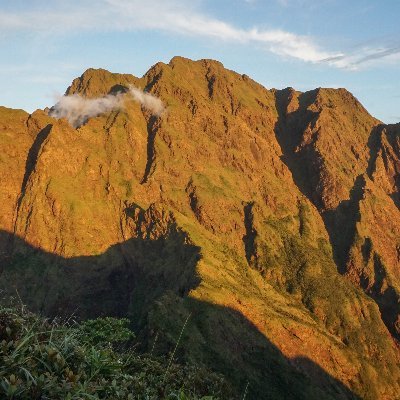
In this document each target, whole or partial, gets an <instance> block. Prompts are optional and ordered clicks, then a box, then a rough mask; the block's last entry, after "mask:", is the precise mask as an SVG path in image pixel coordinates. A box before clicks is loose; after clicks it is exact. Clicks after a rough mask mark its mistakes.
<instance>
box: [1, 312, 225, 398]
mask: <svg viewBox="0 0 400 400" xmlns="http://www.w3.org/2000/svg"><path fill="white" fill-rule="evenodd" d="M128 324H129V321H128V320H126V319H115V318H99V319H96V320H90V321H86V322H83V323H82V324H77V323H75V322H70V321H67V322H62V323H61V322H59V321H52V322H50V321H48V320H46V319H43V318H41V317H39V316H37V315H35V314H33V313H30V312H29V311H27V310H26V309H25V308H20V309H19V308H18V309H17V308H15V307H13V308H7V307H4V306H0V398H2V399H13V400H14V399H21V400H25V399H26V400H28V399H29V400H34V399H53V400H54V399H68V400H73V399H76V400H78V399H88V400H89V399H90V400H91V399H112V400H116V399H124V400H127V399H132V400H133V399H146V400H147V399H180V400H186V399H187V400H197V399H203V400H205V399H209V400H211V399H218V398H226V397H225V395H224V392H225V391H226V390H227V389H226V384H225V382H224V379H223V378H222V377H221V376H219V375H216V374H214V373H212V372H209V371H207V370H205V369H203V368H200V367H195V366H187V365H178V364H175V363H171V361H168V360H166V359H164V358H155V357H152V356H150V355H140V354H138V353H137V352H136V351H135V350H134V349H133V347H132V343H133V338H134V334H133V332H132V331H130V330H129V328H128ZM170 360H172V357H170ZM210 393H212V394H213V396H207V395H208V394H210Z"/></svg>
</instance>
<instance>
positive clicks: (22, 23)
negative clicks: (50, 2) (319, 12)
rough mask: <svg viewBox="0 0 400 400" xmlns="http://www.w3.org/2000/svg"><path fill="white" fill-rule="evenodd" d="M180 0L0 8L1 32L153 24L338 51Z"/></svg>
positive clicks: (296, 52) (296, 48) (285, 48)
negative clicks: (247, 24) (240, 22)
mask: <svg viewBox="0 0 400 400" xmlns="http://www.w3.org/2000/svg"><path fill="white" fill-rule="evenodd" d="M195 4H196V2H194V5H193V4H192V5H191V4H190V3H188V2H186V1H183V0H163V1H162V0H153V1H151V2H143V1H139V0H130V1H128V0H102V1H100V2H96V5H94V2H91V1H88V0H86V1H83V2H81V3H79V4H78V3H75V2H74V4H73V6H72V5H71V7H70V8H69V9H65V8H62V9H61V8H48V9H47V10H46V9H41V10H30V11H24V12H18V13H11V12H2V13H1V14H0V33H1V34H3V35H10V34H11V33H13V32H21V31H26V32H38V33H42V34H45V33H46V32H47V33H49V34H50V35H54V34H59V35H61V34H66V33H68V34H71V33H77V32H82V31H85V30H86V31H93V30H96V31H105V30H107V31H110V30H114V31H116V30H117V31H118V30H119V31H120V30H125V31H134V30H143V29H154V30H159V31H167V32H173V33H177V34H182V35H190V36H195V37H205V38H215V39H219V40H223V41H230V42H234V43H242V44H249V43H253V44H257V45H261V46H263V47H264V48H265V50H267V51H270V52H272V53H275V54H278V55H281V56H285V57H291V58H296V59H299V60H303V61H306V62H319V61H320V60H323V59H327V58H330V57H337V56H341V55H342V54H341V53H337V52H330V51H326V50H323V49H321V48H320V47H319V46H318V45H317V43H316V41H315V40H314V39H313V38H312V37H309V36H303V35H297V34H295V33H292V32H287V31H283V30H276V29H259V28H256V27H253V28H249V29H243V28H239V27H236V26H234V25H232V24H229V23H227V22H225V21H223V20H220V19H217V18H213V17H211V16H208V15H206V14H204V13H202V12H201V11H199V10H198V8H197V7H196V6H195Z"/></svg>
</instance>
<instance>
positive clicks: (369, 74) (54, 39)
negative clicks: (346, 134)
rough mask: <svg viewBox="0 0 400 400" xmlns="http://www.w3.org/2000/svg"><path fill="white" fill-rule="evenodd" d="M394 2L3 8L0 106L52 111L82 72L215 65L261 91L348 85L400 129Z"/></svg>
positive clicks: (16, 2)
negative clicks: (186, 62) (184, 62)
mask: <svg viewBox="0 0 400 400" xmlns="http://www.w3.org/2000/svg"><path fill="white" fill-rule="evenodd" d="M399 16H400V1H398V0H381V1H378V0H376V1H372V0H363V1H361V0H351V1H350V0H347V1H345V0H190V1H189V0H140V1H139V0H97V1H95V0H70V1H65V0H64V1H63V0H53V1H51V2H49V1H47V0H46V1H43V0H31V1H28V0H2V1H1V2H0V51H1V62H0V85H1V86H0V87H1V90H0V105H4V106H8V107H13V108H23V109H25V110H27V111H30V112H31V111H33V110H35V109H36V108H44V107H46V106H51V105H53V104H54V103H55V96H56V95H57V94H59V93H63V92H64V91H65V89H66V88H67V86H68V85H69V84H70V82H71V81H72V79H73V78H74V77H76V76H79V75H81V74H82V72H83V71H84V70H85V69H87V68H89V67H96V68H98V67H101V68H106V69H108V70H110V71H113V72H124V73H132V74H134V75H136V76H142V75H143V74H144V73H145V72H146V71H147V69H148V68H150V66H151V65H153V64H155V63H156V62H158V61H164V62H168V61H169V60H170V59H171V58H172V57H173V56H175V55H180V56H184V57H189V58H192V59H200V58H213V59H217V60H220V61H221V62H222V63H223V64H224V65H225V66H226V67H227V68H229V69H233V70H236V71H238V72H240V73H246V74H247V75H250V76H251V77H252V78H254V79H255V80H257V81H258V82H260V83H261V84H263V85H264V86H265V87H267V88H277V89H281V88H285V87H287V86H292V87H294V88H296V89H298V90H301V91H305V90H310V89H313V88H315V87H319V86H322V87H346V88H347V89H349V90H350V91H351V92H352V93H354V94H355V96H356V97H357V98H358V99H359V100H360V101H361V102H362V103H363V104H364V105H365V107H366V108H367V109H368V110H369V111H370V112H371V114H373V115H374V116H376V117H377V118H379V119H381V120H382V121H384V122H387V123H395V122H399V121H400V79H399V75H400V74H399V73H400V24H399V23H398V18H399Z"/></svg>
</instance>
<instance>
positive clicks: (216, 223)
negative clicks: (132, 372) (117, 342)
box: [0, 57, 400, 399]
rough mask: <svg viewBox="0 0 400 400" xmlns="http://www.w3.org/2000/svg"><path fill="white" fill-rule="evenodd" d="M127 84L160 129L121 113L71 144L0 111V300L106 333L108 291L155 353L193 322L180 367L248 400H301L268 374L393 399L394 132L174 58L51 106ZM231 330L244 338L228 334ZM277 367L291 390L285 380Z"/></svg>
mask: <svg viewBox="0 0 400 400" xmlns="http://www.w3.org/2000/svg"><path fill="white" fill-rule="evenodd" d="M129 85H134V86H137V87H141V88H143V89H145V90H146V91H148V92H150V93H152V94H153V95H155V96H157V97H159V98H160V99H161V100H162V101H163V102H164V104H165V106H166V112H165V113H164V114H163V115H162V116H161V117H159V118H153V117H152V116H151V113H149V112H148V111H146V110H145V109H143V108H142V107H141V106H140V105H139V104H137V103H135V102H133V101H131V100H129V99H128V100H127V102H126V106H125V108H124V109H120V110H114V111H111V112H109V113H107V114H104V115H99V116H97V117H95V118H90V119H89V120H88V121H87V122H86V123H85V124H84V125H82V126H81V127H80V128H78V129H77V130H75V129H73V128H72V127H71V126H70V125H69V124H68V122H67V121H66V120H63V119H60V120H55V119H54V118H51V117H49V116H48V115H46V113H45V112H43V111H40V110H38V111H35V112H34V113H33V114H32V115H28V114H24V113H22V112H21V111H14V110H6V109H3V108H2V109H0V121H1V124H0V128H2V129H1V136H0V141H1V142H0V143H1V146H2V153H1V154H2V159H0V161H1V163H0V176H1V181H2V182H6V185H2V202H3V204H4V208H3V212H2V215H1V216H0V229H2V231H3V234H2V235H1V238H0V246H1V249H2V253H3V257H2V258H3V259H2V270H3V273H2V275H1V277H0V283H1V284H0V287H1V288H2V289H3V290H4V291H5V292H10V288H9V286H10V282H11V283H12V284H13V285H16V286H17V287H18V291H19V292H20V294H21V297H22V299H23V300H24V301H26V302H27V303H28V304H29V305H31V306H32V307H34V308H36V309H40V310H41V311H42V312H44V313H45V314H54V311H53V310H51V307H52V306H53V305H54V304H58V305H59V306H58V308H57V313H59V312H61V313H63V312H64V313H69V312H71V311H75V310H74V307H73V306H72V305H71V300H72V299H73V301H74V302H76V303H81V304H84V305H86V306H87V307H85V310H86V311H84V312H83V313H82V315H81V317H83V318H84V317H90V316H94V315H91V314H90V305H91V304H96V299H97V298H103V299H104V302H102V303H101V304H97V306H98V307H97V306H96V312H95V314H101V313H107V314H118V312H117V311H118V303H119V302H120V300H116V299H115V298H114V295H115V293H114V290H116V291H117V293H118V296H117V297H118V298H119V296H120V297H121V298H124V299H125V300H124V301H125V302H126V306H124V310H125V311H124V313H123V314H124V315H128V316H131V318H132V320H134V321H135V324H136V328H137V330H138V331H139V332H140V331H146V332H153V335H156V332H163V334H162V335H164V336H165V337H164V339H163V340H164V341H165V345H166V346H167V345H168V343H171V342H173V339H172V336H173V335H171V334H170V333H169V332H172V331H174V329H175V330H176V328H171V323H170V322H169V320H170V319H172V320H173V321H175V324H176V325H177V326H181V325H180V324H182V321H183V320H184V316H185V315H190V314H191V313H194V311H196V312H195V315H197V314H198V316H197V317H196V316H195V317H193V321H192V324H193V325H192V327H191V328H189V330H188V335H186V336H189V337H187V340H188V341H189V342H190V344H188V345H187V346H186V347H185V348H184V349H182V357H186V358H188V359H195V360H201V359H203V361H204V362H205V363H207V364H209V363H210V362H212V360H213V359H217V360H218V362H216V369H220V370H221V371H223V372H225V373H226V372H227V371H228V374H230V375H231V376H234V377H236V378H235V379H236V380H237V382H240V384H241V385H242V386H244V385H245V382H246V380H248V381H249V382H250V387H251V390H253V391H254V392H252V393H253V397H252V398H260V399H262V398H274V397H272V395H270V394H271V393H273V394H274V393H275V394H274V395H275V396H276V397H275V398H280V397H279V396H281V397H282V396H287V398H301V397H299V396H300V393H301V391H296V393H291V392H290V388H285V385H284V384H283V385H281V384H280V383H279V382H278V381H279V374H278V375H276V374H274V373H273V372H272V371H271V368H270V367H268V359H269V357H272V358H271V359H273V360H275V361H274V362H276V363H277V364H276V365H279V368H278V370H279V371H280V372H281V373H282V374H283V375H282V376H286V378H285V379H289V381H290V382H291V383H292V385H294V386H293V387H295V386H296V384H299V382H301V385H303V387H306V386H307V385H308V386H307V388H308V389H307V391H305V392H304V393H305V394H304V398H318V396H320V392H318V390H323V391H324V390H325V391H326V393H330V394H329V395H330V396H331V398H357V397H352V396H359V397H360V398H366V399H377V398H379V399H386V398H395V396H396V393H398V392H399V379H400V374H399V368H398V366H399V351H398V342H397V340H398V338H399V330H400V322H399V321H400V320H399V282H400V281H399V280H400V276H399V256H398V252H399V251H398V248H399V246H400V245H399V244H398V243H400V232H399V228H398V226H400V225H399V224H398V222H400V220H399V219H400V214H399V208H398V201H399V200H398V193H399V192H398V174H399V168H400V167H399V166H400V159H399V157H400V139H399V129H400V125H394V126H386V125H383V124H382V123H381V122H380V121H379V120H377V119H375V118H373V117H372V116H370V115H369V114H368V112H367V111H366V110H365V108H364V107H363V106H362V105H361V104H360V103H359V102H358V101H357V99H355V98H354V96H352V95H351V94H350V93H349V92H348V91H346V90H345V89H316V90H314V91H310V92H305V93H301V92H297V91H295V90H294V89H290V88H287V89H283V90H276V89H273V90H267V89H265V88H264V87H263V86H262V85H260V84H258V83H256V82H255V81H253V80H251V79H250V78H249V77H247V76H246V75H240V74H237V73H235V72H232V71H229V70H226V69H225V68H224V67H223V65H222V64H221V63H219V62H213V61H210V60H200V61H197V62H194V61H191V60H188V59H184V58H181V57H175V58H174V59H172V60H171V62H170V63H169V64H163V63H158V64H156V65H155V66H153V67H152V68H151V69H150V70H149V71H148V72H147V73H146V74H145V75H144V76H143V77H142V78H136V77H133V76H130V75H128V74H112V73H109V72H107V71H105V70H94V69H89V70H87V71H86V72H85V73H84V74H82V76H81V77H80V78H76V79H75V80H74V81H73V82H72V84H71V86H70V87H69V88H68V89H67V91H66V94H67V95H73V94H80V95H82V96H84V97H86V98H95V97H98V96H105V95H107V94H109V93H116V92H117V91H119V90H122V89H123V88H125V87H128V86H129ZM10 165H11V166H12V168H11V169H10ZM3 186H4V187H3ZM99 217H100V218H99ZM126 242H127V243H128V244H126V245H124V243H126ZM113 246H115V247H113ZM187 246H189V248H191V247H190V246H194V248H196V249H198V251H196V252H194V253H191V252H190V251H189V253H187V251H188V250H185V249H188V248H187ZM110 248H113V250H112V251H111V253H110V256H106V257H105V258H102V257H99V255H101V254H105V253H106V252H107V249H110ZM149 249H151V250H149ZM46 254H54V255H57V257H58V258H55V259H54V258H52V257H49V256H47V255H46ZM80 257H95V258H93V260H95V261H93V263H92V262H89V263H86V262H83V261H82V260H80ZM64 260H74V261H72V262H69V261H64ZM32 265H34V266H35V267H34V268H33V267H31V266H32ZM71 268H74V273H71V272H68V271H69V269H71ZM121 271H122V272H121ZM176 271H180V273H179V274H177V272H176ZM118 274H119V275H118ZM121 274H122V275H121ZM115 276H117V277H118V276H120V278H119V279H120V280H122V281H123V282H124V283H125V281H126V285H122V286H123V288H121V287H120V286H119V285H120V283H118V282H119V280H118V279H117V278H115ZM43 277H46V286H45V287H43ZM26 282H29V283H30V289H29V290H28V289H27V288H26V287H25V286H26ZM171 282H173V284H172V286H171ZM121 283H122V282H121ZM32 287H37V288H38V289H37V290H36V292H34V293H32ZM46 287H47V288H51V290H47V292H48V293H47V294H46ZM39 288H41V289H40V290H39ZM149 288H152V289H151V290H150V289H149ZM332 288H335V290H334V291H332ZM11 291H12V290H11ZM85 291H86V292H85ZM152 293H153V294H154V295H157V296H158V294H157V293H159V294H160V297H157V299H155V298H154V297H153V294H152ZM135 304H141V305H142V307H138V306H135ZM205 304H209V305H212V307H211V306H205ZM215 307H218V308H219V307H222V308H223V309H224V310H233V311H234V312H235V313H237V314H238V315H237V316H236V314H234V315H233V314H232V315H233V316H232V315H231V314H230V313H229V312H227V313H225V312H223V313H220V312H217V311H215ZM177 310H179V312H177ZM177 314H178V315H177ZM239 315H240V316H241V317H239ZM238 318H239V319H238ZM241 318H244V319H245V320H247V321H249V323H251V324H252V326H254V327H256V329H255V331H257V332H258V333H254V334H253V333H249V332H247V330H246V328H245V325H243V324H242V323H240V322H238V328H237V329H235V328H233V327H234V326H235V323H234V322H233V321H239V320H241ZM208 321H209V322H208ZM216 326H220V328H218V329H219V334H220V336H221V337H224V338H225V341H226V342H227V343H228V344H225V345H224V343H223V341H221V340H220V339H219V338H218V337H215V336H214V335H213V331H215V330H216ZM171 329H172V331H171ZM227 332H229V333H227ZM259 334H261V336H262V337H264V338H266V339H267V340H268V341H270V343H272V344H273V345H274V346H275V347H276V349H278V350H279V352H281V354H282V355H283V357H284V358H285V360H287V361H285V360H283V359H280V358H279V360H278V358H276V357H275V356H273V354H275V350H272V349H271V347H270V346H269V345H266V344H265V343H262V341H260V340H261V339H260V338H259V337H258V335H259ZM150 336H151V335H150ZM243 338H246V340H245V343H243ZM149 346H150V344H149ZM252 346H253V347H255V348H257V349H258V351H255V350H254V349H253V350H251V348H252ZM207 347H209V348H210V349H208V350H206V348H207ZM231 348H235V351H236V352H237V353H238V354H237V356H232V355H230V353H229V349H231ZM316 349H318V351H316ZM205 354H206V355H207V356H205ZM248 354H252V355H253V356H252V357H253V358H254V360H251V359H249V356H248ZM257 354H258V356H257ZM233 360H235V361H234V362H233V365H237V367H238V369H240V371H241V372H243V374H242V375H243V376H242V377H240V373H239V372H238V371H232V366H230V364H232V361H233ZM296 360H297V361H296ZM301 360H305V361H301ZM308 360H311V362H312V364H313V365H314V366H318V368H320V369H321V370H323V371H326V373H328V374H329V375H330V376H331V377H333V379H335V381H330V378H329V377H328V378H324V379H322V378H321V377H322V375H323V374H322V372H321V371H320V370H318V369H315V368H314V367H312V366H311V364H310V361H308ZM288 365H291V367H290V368H292V366H293V368H294V370H295V371H297V372H296V373H298V374H300V375H299V376H297V375H296V374H294V372H291V373H289V374H288V375H285V373H284V372H285V371H286V369H287V370H291V369H290V368H289V367H288ZM285 368H286V369H285ZM261 376H262V378H261ZM263 379H264V380H266V381H267V382H268V383H269V386H268V390H270V391H271V393H270V394H268V393H267V392H266V391H265V386H264V385H263V383H262V382H261V380H263ZM320 379H322V381H321V382H319V380H320ZM306 382H308V383H306ZM335 382H336V383H335ZM338 382H340V385H343V387H344V388H347V389H346V390H348V389H349V390H351V391H352V392H353V393H351V392H347V391H346V390H344V389H343V387H342V388H341V387H340V385H339V384H338ZM299 385H300V384H299ZM301 385H300V386H301ZM310 385H315V386H316V387H317V388H319V389H318V390H317V389H316V390H317V392H318V393H319V394H318V393H317V392H315V393H314V392H312V390H311V389H310V387H311V386H310ZM330 385H332V388H333V389H332V388H330V389H328V387H330ZM335 388H336V389H335ZM285 390H286V392H285ZM308 391H310V392H308ZM306 393H308V394H307V395H306ZM307 396H308V397H307ZM313 396H314V397H313Z"/></svg>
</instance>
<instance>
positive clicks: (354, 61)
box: [321, 44, 400, 70]
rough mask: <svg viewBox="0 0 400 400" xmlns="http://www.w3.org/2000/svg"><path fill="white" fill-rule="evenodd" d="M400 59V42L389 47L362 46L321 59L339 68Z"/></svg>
mask: <svg viewBox="0 0 400 400" xmlns="http://www.w3.org/2000/svg"><path fill="white" fill-rule="evenodd" d="M399 61H400V44H398V45H392V46H387V47H367V46H362V47H359V48H356V49H353V50H352V51H350V52H348V53H346V54H342V55H338V56H334V57H328V58H326V59H324V60H321V62H322V63H327V64H329V65H332V66H334V67H337V68H344V69H350V70H358V69H360V68H363V67H367V66H371V65H377V64H379V63H382V62H385V63H397V62H399Z"/></svg>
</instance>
